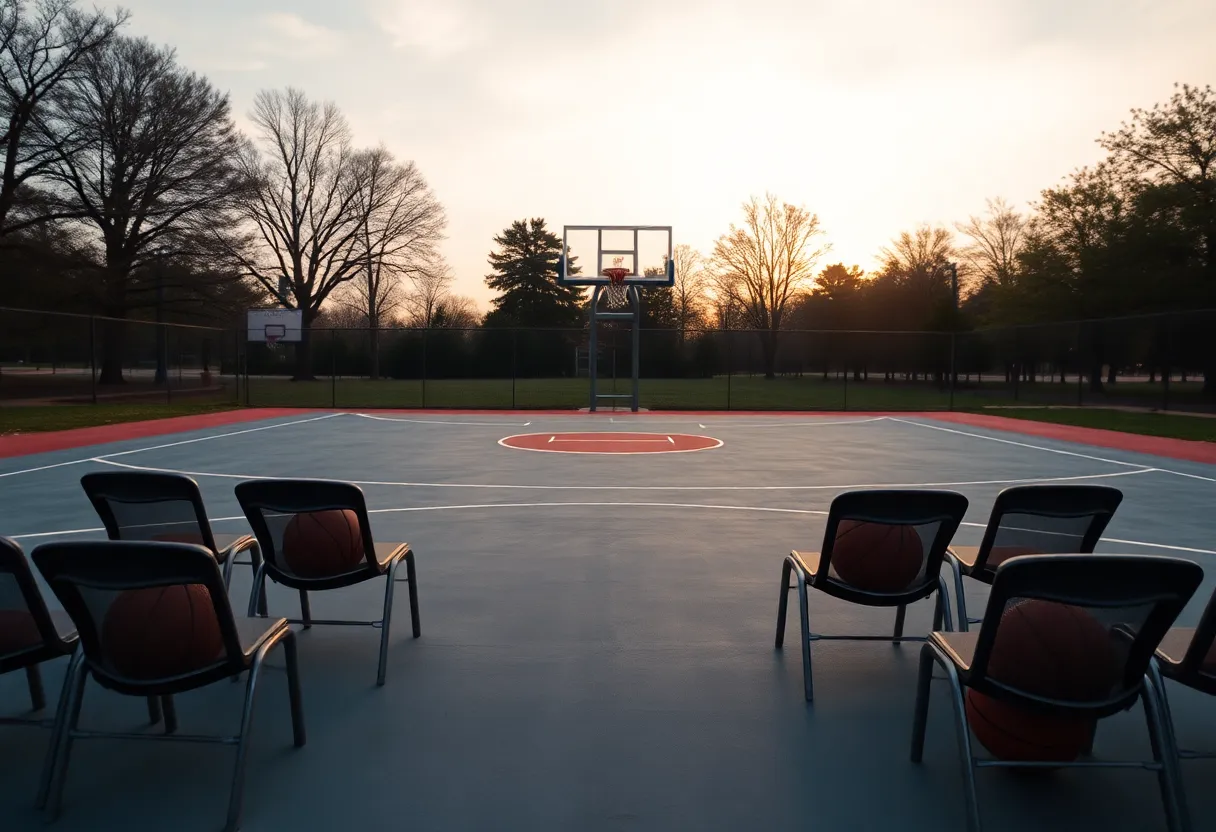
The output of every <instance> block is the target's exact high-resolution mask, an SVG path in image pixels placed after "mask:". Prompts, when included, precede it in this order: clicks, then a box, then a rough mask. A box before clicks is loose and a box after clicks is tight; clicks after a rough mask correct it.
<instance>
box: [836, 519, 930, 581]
mask: <svg viewBox="0 0 1216 832" xmlns="http://www.w3.org/2000/svg"><path fill="white" fill-rule="evenodd" d="M924 556H925V548H924V545H923V544H922V543H921V539H920V535H918V534H917V533H916V529H914V528H912V527H911V526H896V525H890V524H887V523H867V522H863V521H859V520H848V519H846V520H841V521H840V525H839V526H837V527H836V541H835V543H834V544H833V545H832V558H831V567H832V568H833V569H835V570H836V574H837V575H839V576H840V579H841V580H842V581H844V582H845V583H847V584H849V585H850V586H854V587H857V588H858V589H863V590H866V591H868V592H899V591H901V590H904V589H907V588H908V586H909V585H910V584H911V583H912V582H913V581H915V580H916V578H917V576H918V575H920V571H921V567H922V566H923V565H924Z"/></svg>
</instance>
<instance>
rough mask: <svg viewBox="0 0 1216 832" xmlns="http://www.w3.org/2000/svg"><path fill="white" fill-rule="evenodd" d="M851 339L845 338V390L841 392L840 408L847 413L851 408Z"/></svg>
mask: <svg viewBox="0 0 1216 832" xmlns="http://www.w3.org/2000/svg"><path fill="white" fill-rule="evenodd" d="M849 340H851V339H849V338H848V337H846V338H845V350H844V356H845V358H844V390H842V391H841V394H840V397H841V401H842V404H841V408H840V409H841V410H843V411H844V412H846V413H847V412H848V410H849V357H850V356H851V355H852V351H851V350H849V349H848V347H849V346H851V344H849V343H848V341H849Z"/></svg>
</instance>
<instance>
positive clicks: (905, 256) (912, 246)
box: [878, 225, 954, 276]
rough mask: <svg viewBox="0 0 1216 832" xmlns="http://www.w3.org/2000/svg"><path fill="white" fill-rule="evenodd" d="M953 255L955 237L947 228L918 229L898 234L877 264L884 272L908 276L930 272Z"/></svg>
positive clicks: (881, 253)
mask: <svg viewBox="0 0 1216 832" xmlns="http://www.w3.org/2000/svg"><path fill="white" fill-rule="evenodd" d="M953 256H954V235H953V234H951V233H950V229H948V228H934V227H932V226H929V225H920V226H917V228H916V230H915V231H901V232H900V233H899V236H898V237H896V238H895V239H894V240H892V241H891V245H889V246H884V247H883V249H882V250H881V251H880V252H879V254H878V258H879V262H880V263H881V264H882V269H883V271H885V272H888V273H892V274H900V275H903V276H910V275H914V274H923V273H928V272H931V271H933V270H934V269H937V268H938V267H940V266H942V265H944V264H945V263H947V262H948V261H949V260H950V258H951V257H953Z"/></svg>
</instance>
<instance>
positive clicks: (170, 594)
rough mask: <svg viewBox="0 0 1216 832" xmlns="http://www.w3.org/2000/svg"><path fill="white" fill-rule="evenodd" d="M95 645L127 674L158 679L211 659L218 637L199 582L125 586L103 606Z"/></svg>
mask: <svg viewBox="0 0 1216 832" xmlns="http://www.w3.org/2000/svg"><path fill="white" fill-rule="evenodd" d="M101 646H102V649H103V650H104V651H105V654H106V656H107V657H108V658H109V660H110V664H111V665H112V666H113V668H114V670H115V671H117V672H118V673H119V674H121V675H123V676H126V677H128V678H130V679H164V678H167V677H171V676H178V675H181V674H183V673H189V672H190V671H192V670H198V669H200V668H203V667H206V666H207V665H210V664H214V663H215V662H216V661H219V660H220V659H221V658H222V657H223V655H224V640H223V637H222V636H221V635H220V624H219V621H218V620H217V619H216V617H215V608H214V607H213V606H212V604H211V595H210V593H208V591H207V587H205V586H203V585H202V584H177V585H175V586H165V587H160V586H158V587H150V588H148V589H128V590H125V591H123V592H121V593H119V594H118V596H117V597H116V598H115V599H114V601H113V603H111V604H110V608H109V609H108V610H106V615H105V619H104V620H103V622H102V627H101Z"/></svg>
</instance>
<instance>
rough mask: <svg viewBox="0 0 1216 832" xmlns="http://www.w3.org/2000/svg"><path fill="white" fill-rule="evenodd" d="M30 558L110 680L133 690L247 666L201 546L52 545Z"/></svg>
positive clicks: (220, 582) (97, 669) (102, 678)
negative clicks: (205, 673)
mask: <svg viewBox="0 0 1216 832" xmlns="http://www.w3.org/2000/svg"><path fill="white" fill-rule="evenodd" d="M32 558H33V560H34V564H35V565H36V566H37V567H38V570H39V571H40V572H41V573H42V575H43V577H44V578H45V579H46V581H47V583H48V584H49V586H50V587H51V591H52V592H54V593H55V597H57V598H58V599H59V601H60V603H61V604H63V608H64V610H65V611H66V612H67V613H68V615H70V616H71V618H72V621H73V623H75V624H76V629H77V631H78V632H79V633H80V642H81V645H82V647H83V648H84V651H85V656H86V658H87V659H88V661H89V664H90V668H91V670H92V671H93V674H94V676H96V677H97V679H98V681H99V682H101V683H102V684H103V685H105V686H107V687H112V688H115V689H118V690H128V691H129V690H132V689H138V688H140V687H142V686H157V685H160V684H164V683H167V682H172V681H173V680H176V679H181V678H183V677H189V676H194V675H197V674H199V673H200V672H206V671H220V672H218V673H217V675H227V672H223V671H225V668H228V669H236V668H239V667H241V666H242V663H243V653H242V649H241V643H240V639H239V638H238V636H237V631H236V623H235V621H234V620H233V617H232V608H231V607H230V606H229V604H228V594H227V592H226V590H225V588H224V579H223V576H222V575H221V574H220V568H219V564H218V563H216V560H215V556H214V555H213V554H212V553H211V552H210V551H208V550H207V549H205V548H203V547H202V546H195V545H192V544H188V543H152V542H144V541H138V542H131V541H77V542H70V543H68V542H63V543H46V544H43V545H42V546H39V547H38V548H36V549H35V550H34V552H33V555H32Z"/></svg>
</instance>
